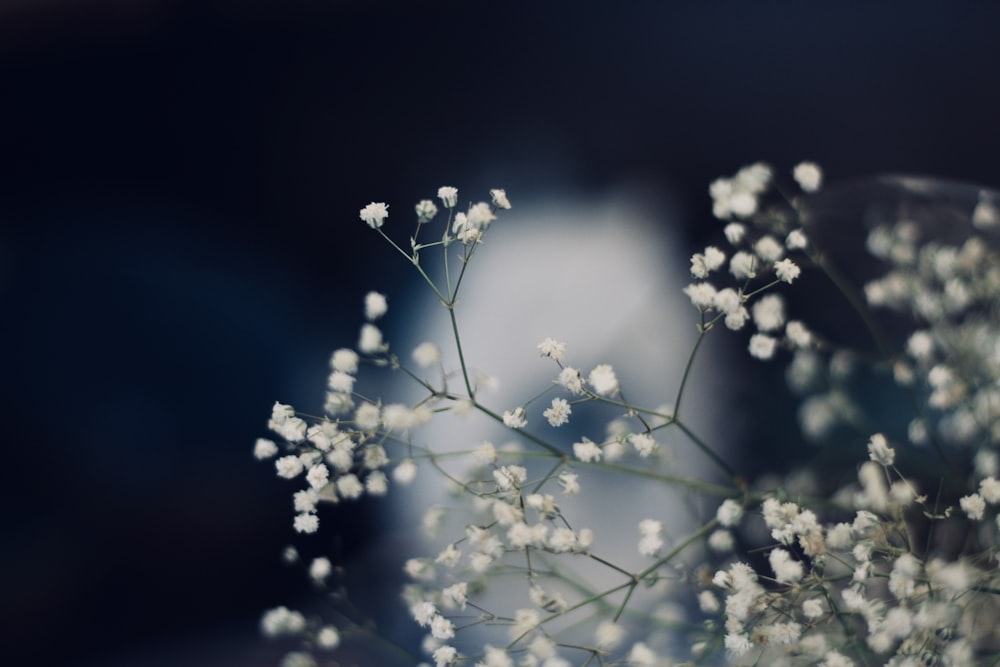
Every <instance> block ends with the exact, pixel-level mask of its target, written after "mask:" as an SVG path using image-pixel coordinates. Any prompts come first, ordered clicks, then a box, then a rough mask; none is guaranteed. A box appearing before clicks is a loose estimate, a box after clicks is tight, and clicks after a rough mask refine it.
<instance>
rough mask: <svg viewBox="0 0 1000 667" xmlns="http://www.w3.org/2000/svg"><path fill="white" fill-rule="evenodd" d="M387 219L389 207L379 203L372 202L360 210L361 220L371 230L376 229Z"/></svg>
mask: <svg viewBox="0 0 1000 667" xmlns="http://www.w3.org/2000/svg"><path fill="white" fill-rule="evenodd" d="M388 217H389V206H388V205H386V204H383V203H381V202H372V203H371V204H368V206H365V207H364V208H363V209H361V219H362V220H364V221H365V222H367V223H368V226H369V227H371V228H372V229H378V228H379V227H381V226H382V223H383V222H385V219H386V218H388Z"/></svg>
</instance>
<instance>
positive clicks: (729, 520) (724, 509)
mask: <svg viewBox="0 0 1000 667" xmlns="http://www.w3.org/2000/svg"><path fill="white" fill-rule="evenodd" d="M715 517H716V518H717V519H718V520H719V524H720V525H723V526H735V525H737V524H739V522H740V519H742V518H743V505H741V504H740V503H739V502H738V501H736V500H733V499H732V498H727V499H726V500H723V501H722V504H721V505H719V509H718V510H716V512H715Z"/></svg>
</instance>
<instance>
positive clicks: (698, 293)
mask: <svg viewBox="0 0 1000 667" xmlns="http://www.w3.org/2000/svg"><path fill="white" fill-rule="evenodd" d="M684 294H686V295H687V297H688V298H689V299H691V303H692V304H694V307H695V308H699V309H701V310H705V309H707V308H711V307H712V306H713V305H714V302H715V294H716V290H715V287H713V286H712V284H711V283H691V284H690V285H688V286H687V287H685V288H684Z"/></svg>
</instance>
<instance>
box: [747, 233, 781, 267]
mask: <svg viewBox="0 0 1000 667" xmlns="http://www.w3.org/2000/svg"><path fill="white" fill-rule="evenodd" d="M753 251H754V252H755V253H757V256H758V257H760V258H761V259H762V260H764V261H765V262H777V261H778V260H779V259H781V256H782V255H784V254H785V249H784V248H783V247H781V243H779V242H778V240H777V239H775V238H774V237H773V236H762V237H760V238H759V239H757V242H756V243H754V244H753Z"/></svg>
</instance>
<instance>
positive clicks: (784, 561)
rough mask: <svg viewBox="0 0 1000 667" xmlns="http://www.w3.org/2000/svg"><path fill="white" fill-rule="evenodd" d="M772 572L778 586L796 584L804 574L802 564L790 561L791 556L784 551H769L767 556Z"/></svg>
mask: <svg viewBox="0 0 1000 667" xmlns="http://www.w3.org/2000/svg"><path fill="white" fill-rule="evenodd" d="M767 558H768V560H769V561H770V563H771V569H772V570H774V578H775V579H776V580H777V581H778V583H779V584H794V583H798V581H799V580H800V579H802V576H803V574H804V570H803V567H802V563H800V562H799V561H797V560H793V559H792V555H791V554H790V553H788V552H787V551H785V550H784V549H780V548H779V549H771V553H769V554H768V556H767Z"/></svg>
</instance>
